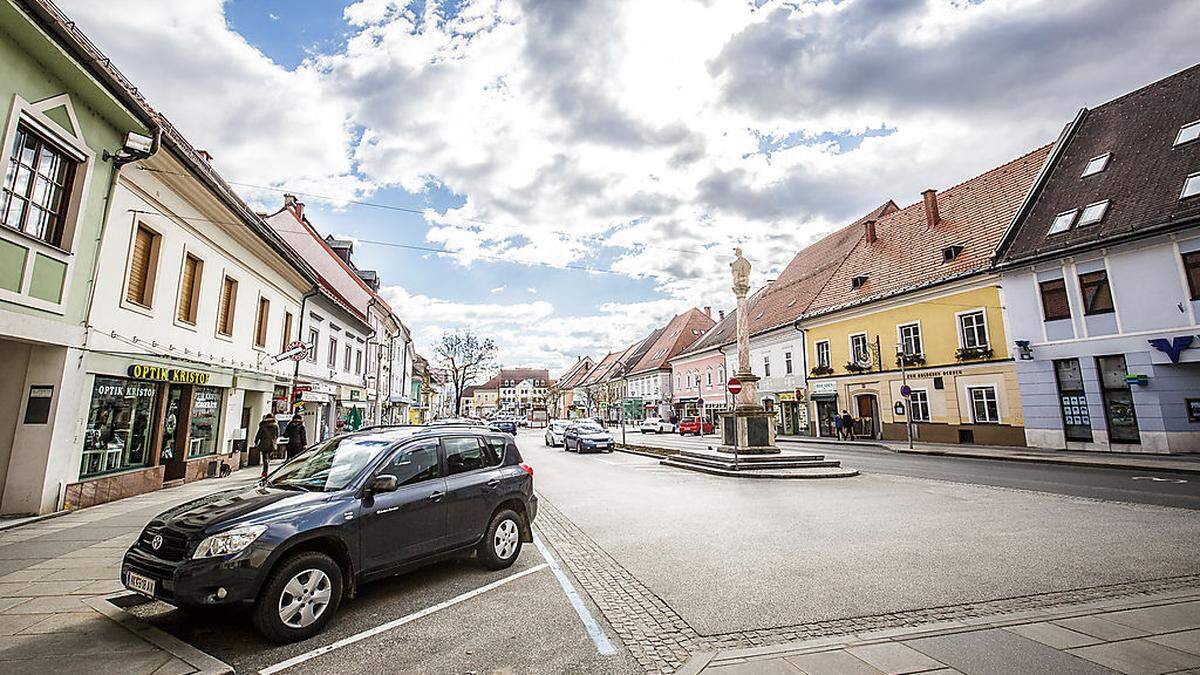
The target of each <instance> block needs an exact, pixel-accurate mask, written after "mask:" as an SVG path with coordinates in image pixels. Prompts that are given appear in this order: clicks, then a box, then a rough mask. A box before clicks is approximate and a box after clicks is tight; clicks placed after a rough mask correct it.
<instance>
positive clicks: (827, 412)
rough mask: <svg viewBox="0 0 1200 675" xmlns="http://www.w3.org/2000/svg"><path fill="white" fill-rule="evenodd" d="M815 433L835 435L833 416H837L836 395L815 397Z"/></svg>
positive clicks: (828, 436) (835, 428)
mask: <svg viewBox="0 0 1200 675" xmlns="http://www.w3.org/2000/svg"><path fill="white" fill-rule="evenodd" d="M814 400H816V402H817V435H818V436H822V437H825V438H833V437H835V436H837V427H836V425H835V424H834V421H833V418H835V417H837V416H838V407H837V397H833V398H824V397H821V398H817V399H814Z"/></svg>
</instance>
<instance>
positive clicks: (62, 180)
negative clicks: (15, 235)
mask: <svg viewBox="0 0 1200 675" xmlns="http://www.w3.org/2000/svg"><path fill="white" fill-rule="evenodd" d="M76 165H77V164H76V162H75V161H74V160H72V159H71V158H69V157H67V155H66V154H64V153H63V152H62V151H61V150H59V149H58V148H57V147H56V146H54V145H52V144H51V143H50V142H48V141H47V140H46V139H44V138H42V137H41V136H39V135H38V134H36V133H34V132H33V131H32V130H31V129H29V128H28V127H26V126H25V125H24V124H20V125H18V126H17V135H16V138H15V139H14V140H13V146H12V155H11V156H9V158H8V166H7V167H6V171H5V178H4V189H3V191H2V192H0V202H2V203H0V206H2V208H0V222H2V223H3V224H4V225H5V226H6V227H9V228H12V229H14V230H18V231H21V232H24V233H25V234H27V235H29V236H31V237H34V238H35V239H39V240H41V241H44V242H46V243H47V244H50V245H51V246H61V245H62V235H63V229H64V228H63V218H64V216H65V215H66V212H67V207H68V205H69V202H70V194H71V187H72V182H73V181H74V179H75V167H76Z"/></svg>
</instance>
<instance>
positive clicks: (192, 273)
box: [175, 253, 204, 326]
mask: <svg viewBox="0 0 1200 675" xmlns="http://www.w3.org/2000/svg"><path fill="white" fill-rule="evenodd" d="M203 276H204V262H203V261H202V260H200V259H199V258H197V257H196V256H194V255H192V254H191V253H188V254H187V255H185V256H183V275H182V276H181V277H180V279H179V311H178V312H177V313H176V315H175V316H176V318H177V319H179V320H180V321H182V322H184V323H186V324H189V325H192V326H194V325H196V310H197V307H198V306H199V304H200V279H201V277H203Z"/></svg>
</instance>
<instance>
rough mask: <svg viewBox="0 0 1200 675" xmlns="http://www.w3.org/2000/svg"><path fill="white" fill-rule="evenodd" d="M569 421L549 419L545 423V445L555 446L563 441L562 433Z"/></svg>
mask: <svg viewBox="0 0 1200 675" xmlns="http://www.w3.org/2000/svg"><path fill="white" fill-rule="evenodd" d="M569 425H570V423H569V422H567V421H566V420H550V422H549V424H547V425H546V445H548V446H550V447H552V448H555V447H558V446H560V445H562V443H563V433H564V432H565V431H566V430H567V426H569Z"/></svg>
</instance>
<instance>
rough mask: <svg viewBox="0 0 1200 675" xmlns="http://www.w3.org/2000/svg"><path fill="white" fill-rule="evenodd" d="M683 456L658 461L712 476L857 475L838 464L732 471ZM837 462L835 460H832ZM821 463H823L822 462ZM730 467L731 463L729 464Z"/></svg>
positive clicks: (777, 477)
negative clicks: (686, 458)
mask: <svg viewBox="0 0 1200 675" xmlns="http://www.w3.org/2000/svg"><path fill="white" fill-rule="evenodd" d="M681 459H684V458H676V457H671V458H669V459H664V460H661V461H660V462H659V463H660V464H663V465H665V466H671V467H675V468H678V469H687V470H688V471H698V472H700V473H707V474H710V475H713V476H729V477H733V478H775V479H816V478H850V477H852V476H857V475H858V471H856V470H854V469H845V468H842V467H840V466H811V465H807V466H796V467H789V468H780V469H763V468H757V469H746V468H745V467H742V468H740V470H738V471H734V470H733V469H732V468H728V469H726V468H720V467H715V466H706V465H704V464H700V463H697V462H695V461H694V460H693V461H681ZM832 463H833V464H837V462H832ZM821 464H825V462H822V463H821ZM730 466H731V467H732V463H731V464H730Z"/></svg>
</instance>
